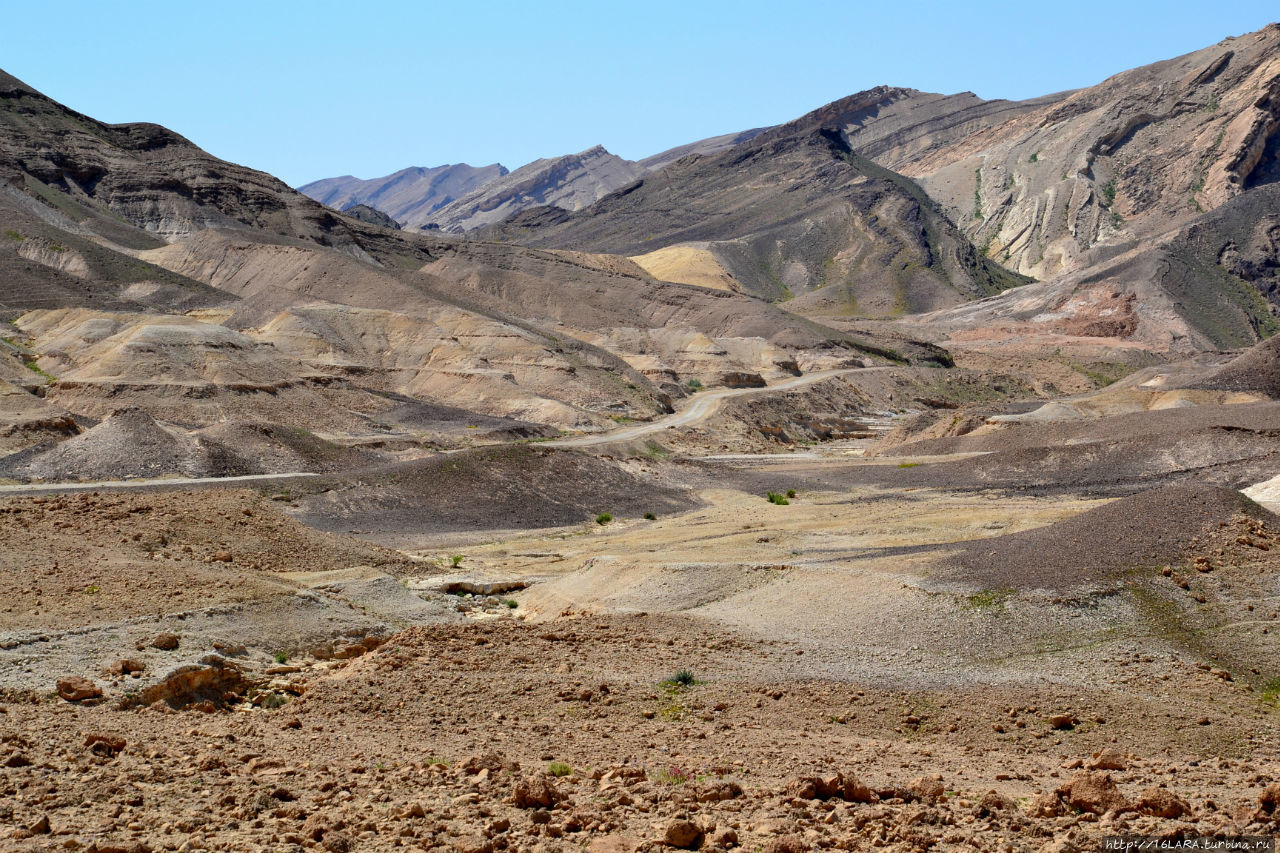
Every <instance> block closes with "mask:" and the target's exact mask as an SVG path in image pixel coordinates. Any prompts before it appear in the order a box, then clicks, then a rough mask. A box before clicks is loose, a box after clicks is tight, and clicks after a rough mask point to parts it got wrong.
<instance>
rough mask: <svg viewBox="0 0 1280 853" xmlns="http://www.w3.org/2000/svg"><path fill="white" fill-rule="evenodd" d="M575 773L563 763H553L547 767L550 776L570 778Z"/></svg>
mask: <svg viewBox="0 0 1280 853" xmlns="http://www.w3.org/2000/svg"><path fill="white" fill-rule="evenodd" d="M571 773H573V768H572V767H570V766H569V765H568V764H565V763H564V762H563V761H553V762H551V763H550V764H548V765H547V775H548V776H568V775H570V774H571Z"/></svg>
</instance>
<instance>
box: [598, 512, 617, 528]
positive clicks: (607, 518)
mask: <svg viewBox="0 0 1280 853" xmlns="http://www.w3.org/2000/svg"><path fill="white" fill-rule="evenodd" d="M611 521H613V515H612V514H611V513H607V512H602V513H600V514H599V515H597V516H596V524H599V525H605V524H608V523H609V522H611Z"/></svg>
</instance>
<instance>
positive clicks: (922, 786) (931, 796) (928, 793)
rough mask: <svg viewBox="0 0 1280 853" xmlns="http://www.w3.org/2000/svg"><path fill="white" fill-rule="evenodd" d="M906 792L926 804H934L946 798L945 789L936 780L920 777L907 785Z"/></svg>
mask: <svg viewBox="0 0 1280 853" xmlns="http://www.w3.org/2000/svg"><path fill="white" fill-rule="evenodd" d="M907 790H908V791H910V792H911V793H913V794H915V795H916V796H917V797H919V798H920V799H921V800H923V801H924V802H926V803H936V802H937V801H938V800H940V799H942V798H943V797H945V796H946V793H947V789H946V787H945V786H944V785H943V784H942V783H941V782H939V781H938V780H937V779H933V778H931V777H928V776H921V777H920V778H918V779H912V780H911V781H910V782H908V783H907Z"/></svg>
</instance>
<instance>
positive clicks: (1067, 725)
mask: <svg viewBox="0 0 1280 853" xmlns="http://www.w3.org/2000/svg"><path fill="white" fill-rule="evenodd" d="M1078 722H1080V721H1079V720H1078V719H1077V718H1076V715H1075V714H1054V715H1053V716H1052V717H1050V718H1049V725H1050V726H1052V727H1053V728H1055V729H1062V730H1066V729H1073V728H1075V727H1076V723H1078Z"/></svg>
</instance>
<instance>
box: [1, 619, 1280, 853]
mask: <svg viewBox="0 0 1280 853" xmlns="http://www.w3.org/2000/svg"><path fill="white" fill-rule="evenodd" d="M799 651H802V650H801V649H797V648H795V647H793V646H792V645H791V644H789V643H785V642H776V641H768V640H762V639H760V638H758V637H751V636H747V635H742V634H739V633H737V632H734V631H727V630H724V629H723V628H718V627H709V626H707V625H706V624H704V623H701V622H700V621H698V620H691V619H688V618H683V617H679V616H670V617H668V616H631V617H598V618H586V619H580V620H574V621H572V622H565V623H557V624H554V625H536V624H527V623H522V622H520V621H518V620H516V619H491V620H486V621H480V622H474V623H470V624H466V625H458V626H452V627H442V626H433V627H421V628H414V629H410V630H408V631H405V632H402V633H400V634H398V635H396V636H394V637H392V638H391V639H390V640H389V641H388V642H386V643H385V644H383V645H381V646H380V647H379V648H377V650H376V651H374V652H372V653H367V654H364V655H362V656H360V657H358V658H354V659H350V660H346V661H337V662H332V661H330V662H322V661H316V660H314V659H311V658H309V657H307V658H305V659H303V660H300V668H299V671H297V672H293V673H291V674H289V676H288V678H289V679H291V685H292V686H291V688H290V693H289V695H290V696H292V695H293V694H298V695H297V696H296V698H292V700H291V701H288V702H286V703H284V704H282V705H279V706H278V707H274V708H271V709H266V708H263V707H256V708H255V707H254V706H252V705H251V704H250V703H247V702H246V703H241V704H238V705H234V706H232V707H230V708H228V709H224V708H223V707H222V702H221V699H222V698H223V697H218V696H215V697H214V698H213V699H206V700H204V701H202V702H198V703H195V704H192V705H189V706H188V707H186V708H185V709H174V708H173V707H171V705H170V704H167V703H165V702H164V701H156V702H155V703H154V704H152V705H150V706H148V705H139V706H137V707H134V708H131V709H129V710H122V709H121V708H120V707H118V706H117V703H116V702H115V701H108V702H104V703H102V704H98V705H91V704H90V703H70V702H66V701H63V700H61V699H56V698H53V697H47V696H40V695H35V694H24V693H18V692H13V693H10V694H9V695H8V697H7V698H6V701H5V702H4V705H3V707H4V713H3V715H2V716H0V722H2V723H3V725H4V732H5V734H4V737H3V746H0V753H2V754H3V758H2V760H0V764H3V769H0V774H2V776H0V785H2V786H3V791H4V804H3V806H0V809H2V810H3V811H2V812H0V818H3V819H4V820H5V821H6V822H7V823H8V824H9V825H10V826H11V827H12V829H11V830H10V832H9V835H10V837H9V839H8V840H6V841H5V842H4V844H5V846H6V849H15V850H26V849H29V850H43V849H52V848H53V847H57V848H59V849H97V850H99V851H103V850H111V849H115V850H141V849H150V850H174V849H216V850H265V849H271V850H301V849H324V850H383V849H392V848H405V849H430V848H435V847H444V848H452V849H458V850H505V849H509V850H535V849H537V850H556V849H566V850H568V849H582V848H584V847H585V848H587V849H589V850H595V851H615V850H617V851H620V850H642V849H662V848H666V847H676V848H694V847H701V848H702V849H724V850H728V849H736V848H742V849H748V850H760V849H764V850H769V851H799V850H814V849H826V848H834V849H853V850H860V849H872V848H877V849H886V850H903V851H905V850H970V849H974V850H1059V851H1065V850H1095V849H1098V846H1097V845H1098V840H1099V838H1100V837H1101V836H1104V835H1110V834H1129V833H1182V834H1190V835H1211V834H1215V833H1232V834H1238V833H1251V834H1266V833H1268V832H1274V831H1275V830H1276V828H1277V827H1276V824H1275V815H1274V808H1275V800H1276V795H1277V792H1278V789H1277V787H1276V779H1277V777H1278V776H1280V764H1277V755H1276V751H1275V741H1274V735H1275V718H1274V712H1270V713H1266V714H1261V715H1259V713H1258V711H1257V710H1256V709H1257V708H1258V707H1259V706H1258V705H1257V699H1256V697H1246V696H1243V695H1241V694H1239V693H1238V692H1237V691H1233V690H1231V689H1229V687H1224V689H1223V690H1222V691H1221V697H1220V705H1219V710H1218V711H1217V712H1216V713H1214V714H1213V715H1212V716H1211V717H1210V718H1208V719H1205V720H1197V719H1190V718H1188V717H1187V715H1186V713H1185V712H1184V711H1183V709H1182V707H1181V706H1180V704H1179V703H1178V701H1177V700H1176V698H1174V697H1173V696H1169V697H1168V698H1167V699H1164V700H1163V701H1162V698H1161V697H1155V696H1152V697H1149V698H1148V699H1147V701H1146V702H1138V701H1135V700H1136V699H1137V695H1136V694H1138V693H1140V692H1141V691H1128V690H1123V689H1115V688H1104V687H1098V688H1094V689H1088V690H1079V689H1066V690H1062V689H1054V688H1039V689H1027V688H1025V687H1020V686H1019V687H1013V686H1010V687H1003V688H996V689H991V688H981V689H971V690H960V691H919V690H909V689H901V690H892V689H886V688H884V687H874V686H870V685H863V684H858V683H842V682H832V681H825V680H815V679H812V678H808V677H805V675H804V667H803V656H802V655H798V654H797V652H799ZM1119 663H1121V664H1132V665H1134V666H1138V667H1141V666H1143V664H1142V658H1141V656H1137V657H1135V658H1134V659H1133V660H1131V661H1123V662H1119ZM682 671H685V672H687V673H688V675H689V677H691V678H692V682H691V683H689V684H687V685H685V684H682V683H680V681H671V680H669V679H672V678H676V677H681V678H683V676H678V673H681V672H682ZM227 698H230V697H227ZM1241 712H1243V713H1245V714H1247V716H1248V718H1249V719H1250V720H1251V722H1250V723H1249V726H1250V729H1251V736H1250V737H1248V738H1245V737H1242V736H1240V735H1239V733H1238V732H1237V731H1236V729H1237V728H1238V726H1239V722H1238V721H1236V722H1233V715H1234V714H1238V713H1241ZM1152 719H1160V720H1161V724H1160V725H1152V723H1151V720H1152ZM1255 721H1256V722H1255ZM1182 733H1185V734H1186V735H1187V736H1186V737H1183V736H1181V734H1182Z"/></svg>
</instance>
